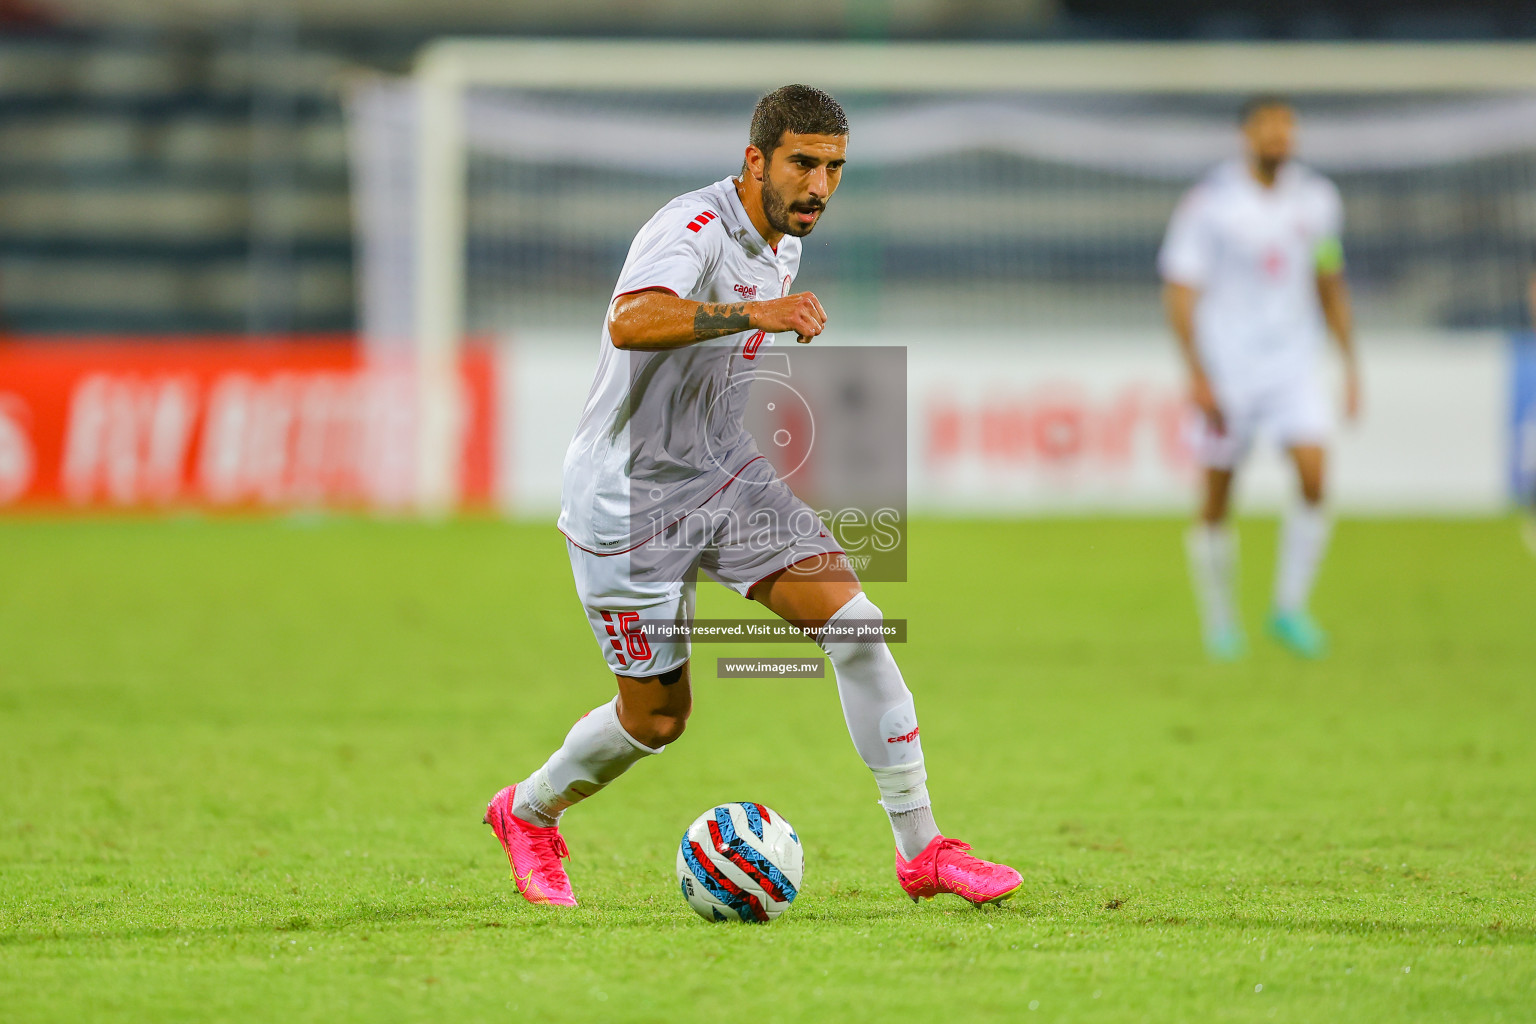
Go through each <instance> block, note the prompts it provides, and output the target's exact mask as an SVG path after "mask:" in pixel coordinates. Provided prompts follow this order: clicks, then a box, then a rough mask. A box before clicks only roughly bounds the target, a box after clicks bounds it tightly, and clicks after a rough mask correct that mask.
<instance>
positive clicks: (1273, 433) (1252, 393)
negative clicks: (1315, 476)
mask: <svg viewBox="0 0 1536 1024" xmlns="http://www.w3.org/2000/svg"><path fill="white" fill-rule="evenodd" d="M1211 386H1212V388H1213V389H1214V390H1215V392H1216V401H1217V404H1218V405H1220V407H1221V412H1222V417H1223V419H1224V420H1225V424H1224V425H1225V430H1224V431H1223V432H1222V433H1219V434H1218V433H1217V432H1216V431H1215V430H1214V429H1213V428H1212V427H1211V424H1210V423H1209V421H1208V420H1207V419H1206V418H1205V417H1204V416H1203V415H1201V414H1199V413H1198V412H1196V413H1194V414H1193V418H1192V420H1191V423H1190V433H1191V445H1192V447H1193V449H1194V454H1195V461H1196V462H1197V463H1198V464H1199V465H1201V466H1203V467H1206V468H1208V469H1226V470H1234V469H1236V468H1238V466H1240V465H1241V464H1242V462H1243V460H1244V459H1245V458H1247V456H1248V452H1249V450H1250V449H1251V448H1252V447H1253V443H1254V440H1255V438H1257V437H1258V436H1260V435H1261V434H1262V435H1265V436H1267V437H1268V438H1269V439H1270V440H1272V441H1273V442H1274V443H1276V444H1277V445H1279V446H1280V447H1281V448H1284V449H1290V448H1295V447H1299V446H1308V445H1318V446H1326V445H1327V443H1328V438H1329V436H1330V435H1331V434H1332V433H1333V426H1334V424H1333V414H1332V412H1331V406H1330V405H1329V403H1328V399H1327V395H1326V394H1325V393H1324V390H1323V386H1322V382H1321V381H1320V380H1319V379H1318V375H1317V374H1316V373H1315V372H1310V371H1303V372H1296V373H1293V374H1287V375H1286V376H1283V377H1274V378H1270V379H1268V380H1246V381H1241V382H1236V381H1230V380H1223V379H1221V378H1213V379H1212V381H1211Z"/></svg>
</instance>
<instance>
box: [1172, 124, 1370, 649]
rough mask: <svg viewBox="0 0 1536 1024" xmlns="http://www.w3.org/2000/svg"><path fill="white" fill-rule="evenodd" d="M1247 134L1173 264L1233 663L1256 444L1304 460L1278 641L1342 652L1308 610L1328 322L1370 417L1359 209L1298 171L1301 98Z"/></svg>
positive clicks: (1197, 196)
mask: <svg viewBox="0 0 1536 1024" xmlns="http://www.w3.org/2000/svg"><path fill="white" fill-rule="evenodd" d="M1241 124H1242V134H1243V141H1244V149H1245V153H1244V155H1243V156H1242V157H1241V158H1237V159H1233V160H1231V161H1228V162H1226V163H1223V164H1221V165H1219V166H1217V167H1216V168H1215V169H1214V170H1212V171H1211V172H1210V173H1209V174H1208V175H1207V176H1206V177H1205V179H1204V180H1203V181H1201V182H1200V184H1198V185H1196V186H1195V187H1194V188H1193V189H1191V190H1190V191H1189V193H1188V194H1186V195H1185V197H1184V199H1183V201H1182V202H1180V204H1179V206H1178V208H1177V210H1176V211H1175V212H1174V215H1173V220H1172V222H1171V223H1170V224H1169V226H1168V232H1167V236H1166V238H1165V239H1164V242H1163V247H1162V251H1161V253H1160V254H1159V258H1158V264H1159V270H1160V271H1161V273H1162V277H1163V281H1164V293H1163V294H1164V304H1165V307H1166V310H1167V315H1168V321H1169V323H1170V325H1171V326H1172V328H1173V333H1174V336H1175V337H1176V338H1177V339H1178V343H1179V351H1180V353H1181V354H1182V356H1183V358H1184V362H1185V365H1186V368H1187V369H1188V371H1189V377H1190V391H1191V397H1192V399H1193V402H1194V404H1195V407H1196V409H1197V410H1198V412H1199V422H1198V425H1197V430H1198V436H1197V439H1196V450H1195V451H1196V458H1197V459H1198V461H1199V464H1200V465H1201V467H1202V468H1203V470H1204V473H1203V478H1202V488H1203V489H1202V494H1201V501H1200V510H1199V520H1198V522H1197V523H1196V524H1195V525H1194V526H1193V527H1192V528H1191V530H1190V531H1189V534H1188V541H1187V543H1188V552H1189V560H1190V570H1191V573H1192V575H1193V578H1194V585H1195V591H1196V597H1197V599H1198V601H1199V604H1200V612H1201V618H1202V627H1203V631H1204V638H1205V644H1206V649H1207V650H1208V651H1209V653H1210V654H1211V656H1212V657H1215V658H1217V659H1221V660H1228V659H1232V658H1237V657H1240V656H1241V655H1242V654H1243V653H1244V650H1245V647H1246V641H1245V638H1244V634H1243V628H1242V620H1241V616H1240V614H1239V610H1238V603H1237V596H1236V591H1235V580H1236V569H1237V539H1236V536H1235V534H1234V533H1233V531H1232V528H1231V526H1230V525H1229V524H1228V518H1229V513H1230V497H1231V492H1232V481H1233V476H1234V474H1235V473H1236V471H1237V469H1238V467H1239V466H1240V465H1241V464H1242V462H1243V459H1244V458H1245V457H1246V455H1247V454H1248V451H1249V449H1250V448H1251V446H1252V444H1253V440H1254V438H1255V436H1256V435H1257V434H1258V433H1260V432H1265V433H1268V434H1270V435H1272V436H1273V437H1274V438H1275V440H1276V441H1278V442H1279V444H1280V445H1282V446H1283V447H1284V448H1285V449H1286V451H1287V452H1288V453H1289V455H1290V458H1291V460H1292V462H1293V463H1294V464H1295V467H1296V474H1297V478H1298V481H1299V484H1300V500H1299V501H1298V502H1296V503H1294V504H1293V505H1292V507H1291V508H1290V509H1289V510H1288V511H1287V512H1286V514H1285V517H1284V521H1283V523H1282V526H1281V531H1280V545H1279V552H1278V559H1277V563H1278V564H1277V566H1276V572H1275V589H1274V603H1273V607H1272V609H1271V612H1270V616H1269V620H1268V630H1269V632H1270V634H1271V635H1272V636H1273V637H1274V638H1275V639H1277V640H1278V641H1279V642H1280V643H1282V644H1283V645H1285V646H1286V647H1287V648H1289V649H1290V650H1292V651H1293V652H1295V653H1297V654H1299V655H1302V656H1304V657H1319V656H1321V655H1322V654H1323V653H1324V652H1325V650H1326V646H1327V640H1326V636H1325V634H1324V633H1323V631H1322V630H1321V629H1320V628H1319V627H1318V626H1317V624H1316V623H1315V622H1314V621H1313V619H1312V617H1311V615H1310V613H1309V612H1308V609H1307V603H1308V597H1309V595H1310V593H1311V590H1312V583H1313V580H1314V579H1315V578H1316V576H1317V570H1318V566H1319V564H1320V563H1321V561H1322V558H1323V552H1324V550H1325V549H1326V548H1327V546H1328V535H1329V527H1330V524H1329V521H1328V516H1327V512H1326V510H1325V508H1324V504H1323V500H1324V477H1325V464H1326V459H1325V447H1324V446H1325V444H1326V442H1327V438H1328V434H1329V431H1330V427H1331V419H1332V418H1331V416H1330V414H1329V408H1328V402H1327V400H1326V398H1325V396H1324V394H1323V389H1322V386H1321V383H1320V382H1319V380H1318V366H1317V354H1318V350H1319V349H1320V348H1321V347H1322V346H1321V342H1322V336H1323V332H1324V325H1325V323H1326V327H1327V330H1328V331H1329V332H1331V333H1332V335H1333V337H1334V338H1335V340H1336V341H1337V342H1338V345H1339V351H1340V353H1341V354H1342V356H1343V360H1344V412H1345V415H1346V416H1347V417H1349V418H1350V419H1353V418H1354V417H1356V416H1357V415H1358V414H1359V407H1360V375H1359V370H1358V367H1357V365H1356V358H1355V350H1354V345H1353V341H1352V338H1351V321H1350V306H1349V291H1348V287H1347V285H1346V283H1345V279H1344V250H1343V246H1342V244H1341V241H1340V239H1341V236H1342V229H1343V209H1342V204H1341V202H1340V199H1339V193H1338V190H1337V189H1336V188H1335V187H1334V185H1333V183H1332V182H1330V181H1329V180H1328V179H1326V178H1324V177H1323V176H1322V175H1320V174H1317V173H1316V172H1314V171H1312V170H1310V169H1308V168H1306V167H1303V166H1301V165H1299V164H1296V163H1294V162H1292V161H1291V153H1292V150H1293V148H1294V137H1295V126H1296V117H1295V111H1294V110H1293V109H1292V107H1291V105H1290V103H1289V102H1288V101H1287V100H1285V99H1283V98H1281V97H1278V96H1261V97H1257V98H1255V99H1252V100H1250V101H1249V102H1248V103H1247V104H1245V105H1244V107H1243V110H1242V113H1241Z"/></svg>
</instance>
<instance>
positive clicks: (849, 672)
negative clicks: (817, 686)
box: [821, 594, 939, 860]
mask: <svg viewBox="0 0 1536 1024" xmlns="http://www.w3.org/2000/svg"><path fill="white" fill-rule="evenodd" d="M883 618H884V617H883V616H882V615H881V613H880V609H879V608H878V607H876V606H875V603H874V602H873V601H871V600H870V599H869V598H868V597H867V596H865V595H864V594H858V595H856V596H855V597H854V598H853V599H852V600H850V601H849V602H848V603H847V604H845V605H843V606H842V607H841V608H839V609H838V610H837V612H836V613H834V614H833V616H832V617H831V618H830V619H828V620H827V626H828V627H836V626H838V625H839V624H843V623H847V622H849V621H855V620H857V621H868V622H872V623H878V622H881V621H883ZM821 646H822V649H823V650H825V651H826V652H827V657H828V659H829V660H830V661H831V662H832V669H833V672H834V673H835V674H836V676H837V695H838V697H839V698H840V699H841V700H842V702H843V720H844V721H845V722H847V723H848V735H849V736H851V737H852V738H853V746H854V748H855V749H856V750H858V752H859V756H860V757H861V758H863V759H864V763H865V764H866V765H868V766H869V769H870V771H871V772H873V773H874V776H875V783H876V784H877V785H878V786H879V789H880V804H881V806H883V807H884V808H885V812H886V814H887V815H889V816H890V819H891V831H892V832H893V833H894V834H895V837H896V845H897V847H898V848H899V849H900V850H901V855H902V857H903V858H905V859H908V860H910V859H911V858H912V857H915V856H916V855H917V854H918V853H920V852H922V849H923V847H925V846H927V845H928V843H929V841H930V840H932V839H933V837H934V836H937V835H938V834H939V829H938V826H937V825H935V824H934V821H933V810H932V807H931V805H930V802H929V799H928V785H927V781H928V774H927V772H926V771H925V770H924V768H923V744H922V740H921V738H920V737H919V736H918V727H917V708H916V706H915V705H914V704H913V702H912V691H910V690H908V689H907V684H906V682H905V681H904V680H903V679H902V678H901V670H900V669H898V668H897V667H896V659H895V658H893V657H892V656H891V649H890V648H889V647H888V646H886V643H885V641H884V640H883V639H880V638H878V637H877V638H874V639H866V640H860V641H858V642H846V641H840V640H838V639H837V638H836V634H835V632H833V631H832V630H828V631H827V632H825V633H824V634H823V642H822V645H821Z"/></svg>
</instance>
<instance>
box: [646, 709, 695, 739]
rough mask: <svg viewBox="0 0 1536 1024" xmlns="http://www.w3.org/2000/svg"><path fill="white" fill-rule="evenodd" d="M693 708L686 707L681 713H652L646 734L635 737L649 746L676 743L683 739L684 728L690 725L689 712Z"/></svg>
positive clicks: (647, 722)
mask: <svg viewBox="0 0 1536 1024" xmlns="http://www.w3.org/2000/svg"><path fill="white" fill-rule="evenodd" d="M691 710H692V708H685V709H684V710H683V711H682V712H681V713H678V712H675V711H658V712H656V713H655V714H652V715H651V716H650V717H649V719H648V720H647V721H646V723H645V726H644V729H645V732H646V735H644V736H636V737H635V739H637V740H639V741H640V742H641V743H644V744H645V745H646V746H648V747H665V746H667V745H669V744H672V743H676V742H677V741H678V740H680V739H682V736H683V730H684V729H686V728H687V727H688V714H689V712H690V711H691Z"/></svg>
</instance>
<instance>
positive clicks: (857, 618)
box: [820, 592, 885, 665]
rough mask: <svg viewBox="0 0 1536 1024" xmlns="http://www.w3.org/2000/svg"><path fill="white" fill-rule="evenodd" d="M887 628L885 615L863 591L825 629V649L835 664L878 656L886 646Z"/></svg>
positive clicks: (838, 612)
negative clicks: (885, 630) (885, 632)
mask: <svg viewBox="0 0 1536 1024" xmlns="http://www.w3.org/2000/svg"><path fill="white" fill-rule="evenodd" d="M884 629H885V614H884V613H883V612H881V611H880V606H879V605H877V604H875V602H873V601H871V600H870V599H869V597H868V595H866V594H864V593H862V592H861V593H858V594H855V595H854V596H853V598H852V599H851V600H849V602H848V603H847V604H845V605H843V607H841V608H839V609H838V610H837V611H836V612H834V613H833V614H832V617H831V618H829V619H828V620H827V622H826V625H824V626H822V629H821V637H820V640H821V647H822V649H823V650H825V651H826V652H827V656H828V657H830V658H831V659H832V664H834V665H842V664H846V663H848V662H850V661H854V660H862V659H867V658H870V657H875V656H877V655H878V653H879V652H881V651H882V650H883V649H884V647H885V635H884Z"/></svg>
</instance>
